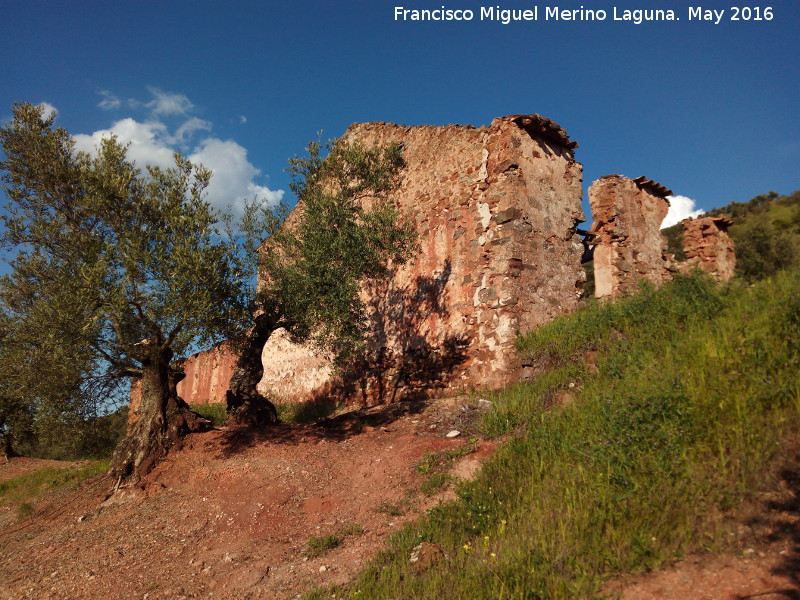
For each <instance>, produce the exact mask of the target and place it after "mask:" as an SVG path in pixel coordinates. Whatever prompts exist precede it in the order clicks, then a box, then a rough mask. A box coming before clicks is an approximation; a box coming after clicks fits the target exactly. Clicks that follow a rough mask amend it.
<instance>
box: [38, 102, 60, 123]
mask: <svg viewBox="0 0 800 600" xmlns="http://www.w3.org/2000/svg"><path fill="white" fill-rule="evenodd" d="M37 106H38V107H39V108H43V109H44V113H43V114H42V117H43V118H45V119H49V118H50V117H51V116H53V117H57V116H58V109H57V108H56V107H55V106H53V105H52V104H50V103H49V102H39V104H38V105H37Z"/></svg>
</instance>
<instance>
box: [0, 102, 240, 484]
mask: <svg viewBox="0 0 800 600" xmlns="http://www.w3.org/2000/svg"><path fill="white" fill-rule="evenodd" d="M53 119H54V117H53V116H52V115H51V116H45V115H44V113H43V110H42V109H41V108H38V107H35V106H32V105H30V104H17V105H15V106H14V107H13V120H12V121H11V122H10V123H9V124H8V125H6V126H4V127H2V128H0V143H2V148H3V151H4V153H5V157H6V158H5V160H3V161H2V162H0V168H2V171H3V176H2V182H3V187H4V189H5V192H6V195H7V197H8V203H7V205H6V207H5V208H6V213H5V214H4V215H3V217H2V220H3V223H4V225H5V230H4V231H3V232H2V237H0V240H1V241H2V243H3V244H4V246H5V247H6V248H11V249H13V250H14V251H15V252H16V254H15V255H14V258H13V259H12V260H11V261H10V266H11V272H10V274H8V275H6V276H5V277H3V279H2V282H1V284H0V298H1V299H2V302H3V313H4V314H5V315H6V318H7V319H9V321H10V322H12V323H13V327H14V330H15V331H16V332H17V337H18V339H20V340H23V341H24V342H25V343H27V345H28V348H31V349H35V348H39V349H40V350H39V352H38V353H39V355H38V356H32V357H27V361H28V363H29V367H30V368H29V369H28V380H29V381H30V380H31V379H34V378H35V377H36V376H37V375H39V376H40V377H42V376H46V375H47V372H46V370H45V371H44V372H38V373H37V370H38V369H40V368H41V366H42V365H45V364H48V362H47V361H51V363H55V362H58V363H60V364H61V367H60V368H61V369H62V370H63V372H64V373H70V374H71V375H72V376H73V377H74V383H73V385H74V390H76V391H77V390H79V389H84V390H85V389H86V386H87V385H89V384H91V382H92V381H94V382H97V381H103V380H104V379H115V378H119V377H135V378H139V379H141V389H142V400H141V405H140V406H139V409H138V420H137V421H136V423H135V425H134V426H133V427H132V428H131V429H130V430H129V432H128V436H127V437H126V439H125V440H124V441H123V443H122V444H120V446H119V447H118V448H117V451H116V453H115V456H114V459H113V463H112V470H113V473H114V474H115V475H117V476H119V477H122V478H127V477H130V476H138V475H141V474H143V473H145V472H147V471H148V470H149V469H150V468H151V467H152V465H153V464H154V463H155V462H156V461H157V460H158V459H159V458H161V457H162V456H163V455H164V453H165V452H166V451H167V449H168V447H169V446H170V444H171V443H172V442H174V441H176V440H177V439H178V438H179V437H180V435H181V434H182V433H184V432H186V431H190V430H198V429H202V428H203V421H202V420H201V419H199V418H198V416H197V415H195V414H194V413H192V412H191V411H190V410H189V409H188V407H187V406H186V404H185V403H184V402H183V401H181V400H180V398H178V396H177V393H176V391H175V383H176V382H177V380H178V379H179V378H180V372H179V369H178V368H177V365H176V363H175V362H174V359H175V358H178V357H181V356H184V355H185V354H186V353H187V351H188V350H189V349H191V348H193V347H194V345H195V344H197V343H212V342H214V341H217V340H219V339H222V338H226V337H230V336H232V335H234V334H235V333H236V332H238V331H240V330H241V329H242V327H243V326H244V324H245V323H246V322H247V321H248V320H249V318H250V314H251V310H252V298H250V297H248V295H247V289H248V288H247V286H246V285H245V281H244V280H245V279H246V278H247V277H248V274H247V273H245V272H244V271H243V269H242V268H240V267H241V262H240V260H239V249H238V248H237V247H235V246H234V245H233V244H232V243H231V242H230V241H229V239H228V238H226V237H225V236H223V235H222V232H221V231H220V230H219V229H218V228H217V221H218V216H217V215H216V214H215V211H214V210H212V208H211V207H210V205H209V204H208V203H207V202H206V201H205V199H204V190H205V188H206V186H207V185H208V181H209V177H210V173H209V171H207V170H206V169H203V168H202V167H197V166H194V165H192V164H191V163H190V162H188V161H187V160H185V159H183V158H181V157H180V156H178V155H176V157H175V166H174V167H173V168H170V169H161V168H158V167H149V166H148V168H147V174H146V176H143V175H142V173H141V172H140V171H139V169H137V168H136V167H135V165H134V164H132V163H131V162H130V161H128V160H127V158H126V148H125V147H124V146H122V145H120V144H119V142H117V141H116V139H114V138H108V139H105V140H103V142H102V143H101V144H100V147H99V148H98V150H97V153H96V155H94V156H90V155H88V154H85V153H78V152H75V147H74V142H73V140H72V138H71V137H70V135H69V134H68V133H67V132H66V131H65V130H64V129H60V128H58V129H57V128H54V127H53ZM76 397H79V394H67V398H76Z"/></svg>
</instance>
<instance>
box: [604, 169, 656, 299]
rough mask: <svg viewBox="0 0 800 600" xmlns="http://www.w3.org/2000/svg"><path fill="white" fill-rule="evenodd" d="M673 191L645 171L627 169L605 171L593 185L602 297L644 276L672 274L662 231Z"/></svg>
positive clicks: (623, 289) (631, 287)
mask: <svg viewBox="0 0 800 600" xmlns="http://www.w3.org/2000/svg"><path fill="white" fill-rule="evenodd" d="M671 194H672V192H671V191H670V190H668V189H667V188H665V187H664V186H662V185H660V184H658V183H656V182H654V181H651V180H650V179H647V178H646V177H638V178H636V179H629V178H628V177H623V176H622V175H606V176H605V177H601V178H600V179H598V180H597V181H595V182H594V183H593V184H592V186H591V187H590V188H589V204H590V205H591V207H592V214H593V216H594V223H593V224H592V227H591V229H590V230H589V234H590V236H589V237H590V240H591V241H590V243H591V244H593V245H594V277H595V296H596V297H597V298H608V297H613V296H618V295H625V294H628V293H630V292H632V291H634V290H635V288H636V285H637V283H638V282H639V281H642V280H646V281H650V282H652V283H653V284H655V285H661V284H662V283H664V282H665V281H668V280H669V279H671V278H672V272H671V270H670V269H671V261H670V259H669V257H667V256H666V254H665V250H666V247H667V241H666V239H665V238H664V236H663V235H662V234H661V232H660V229H661V223H662V222H663V221H664V217H666V216H667V211H668V210H669V200H667V196H669V195H671Z"/></svg>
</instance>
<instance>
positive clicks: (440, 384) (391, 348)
mask: <svg viewBox="0 0 800 600" xmlns="http://www.w3.org/2000/svg"><path fill="white" fill-rule="evenodd" d="M343 139H344V140H345V141H358V142H360V143H362V144H363V145H365V146H367V147H369V146H373V145H384V144H388V143H392V142H394V143H399V144H401V145H402V147H403V156H404V159H405V161H406V168H405V169H404V170H403V172H402V175H401V182H400V187H399V189H398V191H397V192H396V193H395V195H394V197H395V199H396V201H397V203H398V205H399V208H400V212H401V214H402V215H403V216H404V218H406V219H408V220H409V221H410V222H411V223H412V224H413V226H414V228H415V229H416V231H417V233H418V234H419V245H420V250H419V252H418V254H417V255H416V256H415V257H414V259H413V260H412V261H410V263H409V264H407V265H404V266H402V267H401V268H399V269H397V270H396V271H395V273H394V276H393V277H392V278H391V280H390V281H388V282H384V283H382V284H380V285H378V284H371V285H365V286H364V288H363V290H362V297H363V299H364V300H365V303H366V304H367V306H368V309H369V311H370V316H371V317H370V318H371V327H372V331H371V332H370V333H371V335H370V339H371V341H372V343H371V346H370V348H369V352H368V353H367V355H366V356H365V357H364V358H363V360H362V361H360V362H359V363H358V364H356V365H355V366H354V367H353V369H352V370H350V371H349V372H345V373H339V374H336V375H334V373H333V370H332V369H331V365H330V363H329V362H328V361H327V360H326V359H325V358H324V357H322V356H320V355H319V354H317V353H315V352H314V351H313V350H312V349H311V348H308V347H305V346H301V345H297V344H295V343H293V342H292V341H291V340H290V339H289V338H288V336H287V334H286V333H285V332H283V331H282V330H279V331H278V332H276V333H275V334H274V335H273V336H272V338H271V339H270V340H269V341H268V342H267V345H266V346H265V348H264V352H263V355H262V361H263V364H264V377H263V379H262V381H261V383H260V384H259V391H261V392H262V393H264V394H266V395H268V396H270V397H272V398H273V399H274V400H275V401H278V402H281V401H302V400H309V399H313V398H318V397H322V396H340V397H346V398H349V399H354V398H355V399H360V400H361V401H362V402H364V403H367V404H371V403H376V402H387V401H393V400H398V399H402V398H408V397H413V396H419V395H434V394H437V393H441V392H442V391H444V390H453V389H459V388H467V387H471V386H474V387H491V388H497V387H500V386H503V385H506V384H508V383H510V382H511V381H513V380H514V379H515V378H516V377H517V376H518V374H519V372H520V370H519V369H518V368H517V367H518V366H519V365H517V363H516V353H515V342H516V338H517V336H518V335H519V333H524V332H526V331H529V330H531V329H533V328H535V327H538V326H540V325H542V324H544V323H547V322H549V321H551V320H552V319H554V318H555V317H557V316H559V315H561V314H564V313H567V312H570V311H572V310H574V309H575V308H576V306H577V302H578V300H579V298H580V296H581V292H582V286H583V281H584V271H583V269H582V267H581V256H582V254H583V251H584V246H583V242H582V240H581V239H580V238H579V237H578V235H577V234H576V229H577V226H578V224H579V223H581V222H582V221H583V220H584V217H583V214H582V212H581V196H582V192H581V176H582V167H581V165H580V163H578V162H576V161H575V159H574V154H573V150H574V148H575V147H576V146H577V144H576V143H575V142H573V141H571V140H570V139H569V138H568V137H567V135H566V132H565V131H564V130H563V129H561V128H560V127H559V126H558V125H556V124H555V123H553V122H552V121H549V120H548V119H545V118H543V117H540V116H539V115H512V116H508V117H500V118H497V119H495V120H494V121H493V122H492V124H491V125H490V126H489V127H482V128H475V127H471V126H460V125H449V126H445V127H433V126H418V127H406V126H402V125H395V124H391V123H358V124H354V125H352V126H351V127H350V128H349V129H348V130H347V132H346V133H345V135H344V138H343ZM669 194H671V192H670V191H669V190H668V189H666V188H665V187H664V186H661V185H659V184H657V183H655V182H654V181H651V180H649V179H647V178H645V177H639V178H637V179H629V178H627V177H623V176H621V175H609V176H606V177H603V178H601V179H600V180H598V181H596V182H594V184H593V185H592V186H591V188H590V189H589V199H590V204H591V206H592V211H593V213H594V222H593V225H592V228H591V229H590V230H589V232H588V234H589V235H588V236H587V241H588V243H589V244H590V245H592V246H593V247H594V264H595V280H596V295H597V296H598V297H609V296H615V295H620V294H625V293H628V292H631V291H633V289H634V288H635V286H636V284H637V283H638V282H639V281H640V280H648V281H651V282H652V283H654V284H656V285H659V284H661V283H663V282H664V281H666V280H668V279H670V278H671V277H672V272H673V271H674V270H676V267H675V265H674V264H673V262H672V260H671V257H670V256H669V255H666V254H665V249H666V240H665V239H664V237H663V236H662V235H661V233H660V226H661V223H662V221H663V219H664V217H665V216H666V214H667V210H668V207H669V202H668V200H667V199H666V196H668V195H669ZM367 202H369V200H367ZM301 210H302V208H299V209H296V210H295V211H294V212H293V213H292V214H291V215H289V219H288V221H289V222H292V221H295V220H297V219H299V218H300V216H301V212H300V211H301ZM728 225H730V221H727V220H725V219H723V218H707V219H698V220H694V221H688V222H685V223H684V227H685V228H686V234H685V237H684V240H685V245H686V254H687V258H688V261H687V262H686V263H684V264H686V265H694V264H698V265H700V266H701V268H703V269H706V270H708V271H710V272H714V273H716V274H717V276H719V277H720V278H721V279H729V278H730V276H731V275H732V273H733V267H734V264H735V258H734V257H733V244H732V242H731V241H730V237H729V236H728V235H727V233H725V229H726V228H727V226H728ZM234 364H235V357H234V355H233V354H232V352H231V351H230V348H229V347H228V346H227V345H222V346H220V347H218V348H215V349H212V350H210V351H208V352H205V353H200V354H197V355H195V356H193V357H190V358H189V359H187V361H186V364H185V371H186V379H185V380H183V381H182V382H181V383H180V384H179V387H178V391H179V394H180V395H181V396H182V397H183V398H184V399H185V400H187V401H188V402H190V403H197V402H203V401H210V402H224V401H225V391H226V389H227V386H228V381H229V379H230V376H231V373H232V371H233V367H234Z"/></svg>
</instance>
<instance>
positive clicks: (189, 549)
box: [0, 401, 489, 600]
mask: <svg viewBox="0 0 800 600" xmlns="http://www.w3.org/2000/svg"><path fill="white" fill-rule="evenodd" d="M463 414H464V411H463V410H460V409H459V406H458V402H457V401H449V402H445V401H440V402H438V403H435V404H433V405H431V406H429V407H428V408H426V409H425V410H424V412H421V413H415V412H414V410H413V409H412V408H411V407H409V406H407V405H396V406H393V407H388V408H384V409H382V410H373V411H370V412H369V413H365V414H362V415H358V416H350V417H343V418H340V419H337V420H335V421H333V422H329V423H328V424H327V427H324V426H306V427H299V426H287V425H282V426H279V427H277V428H275V429H273V430H270V431H269V432H266V433H263V434H259V435H257V434H253V433H249V432H246V431H215V432H211V433H207V434H200V435H195V436H191V437H190V438H189V439H188V440H187V444H186V446H185V447H184V448H183V450H181V451H180V452H176V453H174V454H172V455H170V457H168V460H166V461H165V462H164V463H163V464H162V465H160V466H159V467H158V468H157V469H156V471H154V472H153V473H152V474H151V476H149V477H148V479H147V481H146V484H145V485H144V486H143V489H142V488H135V489H130V490H121V491H120V492H118V493H117V494H116V495H115V496H113V497H112V498H110V499H109V500H108V501H107V502H105V503H104V504H102V506H100V504H101V502H102V501H103V494H104V493H105V492H106V491H107V490H108V487H109V482H106V485H102V486H97V487H96V489H92V490H89V491H88V492H87V493H86V494H84V495H82V496H80V497H79V498H78V499H77V500H76V501H74V502H73V504H72V505H70V506H69V507H68V510H66V511H65V512H63V514H61V515H60V516H58V517H56V518H55V519H52V520H47V519H42V518H40V519H35V520H34V521H33V522H32V524H30V525H29V526H27V527H25V528H24V529H22V530H20V531H17V532H15V533H12V534H10V535H8V534H3V533H1V532H0V554H2V558H0V575H1V577H0V579H2V582H3V585H2V586H0V598H2V599H4V600H5V599H14V600H19V599H23V598H26V599H27V598H30V599H31V600H34V599H35V600H46V599H56V598H58V599H70V600H73V599H77V598H81V599H84V600H92V599H98V600H99V599H103V600H106V599H108V598H114V599H120V600H121V599H128V598H130V599H133V598H137V599H142V598H147V599H148V600H155V599H157V598H163V599H167V598H169V599H171V600H176V599H180V598H229V599H234V598H235V599H237V600H239V599H246V598H286V597H294V596H295V595H297V594H299V593H301V592H303V591H307V590H309V589H312V588H313V587H314V586H317V585H323V584H328V583H332V582H345V581H347V580H348V579H349V578H350V577H352V576H353V575H354V574H355V573H357V572H358V571H359V570H360V569H361V568H362V567H363V565H364V564H365V562H366V561H367V560H369V558H371V557H372V556H373V555H374V554H375V553H376V552H377V550H379V549H380V548H381V547H382V546H383V544H384V543H385V539H386V537H387V536H388V535H389V534H391V533H392V532H393V531H395V530H396V529H397V528H398V527H399V526H400V525H402V524H403V523H404V522H406V521H408V520H409V519H413V518H415V517H416V516H417V515H418V514H419V513H420V512H421V511H424V510H425V509H427V508H428V507H429V506H431V505H432V503H433V502H435V501H436V499H432V498H428V497H426V496H425V495H424V494H421V493H420V492H419V487H420V485H421V484H422V482H423V481H424V478H423V476H422V475H420V474H419V473H418V472H417V470H416V469H415V468H414V467H415V465H417V464H418V463H419V462H420V461H421V459H422V458H423V456H424V455H425V454H426V453H428V452H435V451H438V450H443V449H447V448H452V447H455V446H459V445H461V444H465V443H467V442H468V436H467V435H466V433H464V434H462V435H461V436H459V437H457V438H453V439H451V438H447V437H445V434H446V433H447V432H448V431H449V430H451V429H452V428H453V427H456V426H461V427H462V429H463V425H464V423H463V420H462V415H463ZM487 447H489V446H487V445H484V446H480V445H479V447H478V452H476V453H474V454H471V455H469V456H467V457H465V458H464V459H462V461H463V462H462V464H460V465H456V467H457V468H458V470H459V471H460V472H465V473H469V472H474V471H476V469H475V468H471V465H470V464H469V463H471V462H476V461H477V460H478V457H479V456H482V455H485V454H486V453H487V452H486V448H487ZM51 502H52V500H51ZM98 506H100V508H98ZM36 508H37V512H39V514H40V515H41V514H45V515H46V514H47V512H48V510H49V509H50V507H49V505H45V506H41V507H40V506H37V507H36ZM9 526H10V524H8V523H0V527H1V528H2V529H4V530H6V531H7V530H8V528H9ZM328 534H336V535H338V536H339V537H340V538H341V544H340V545H339V546H338V547H336V548H334V549H332V550H330V551H328V552H327V553H325V554H323V555H321V556H318V557H307V556H304V553H305V551H306V550H307V547H308V546H307V543H308V541H309V539H310V538H311V537H312V536H323V535H328Z"/></svg>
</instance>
